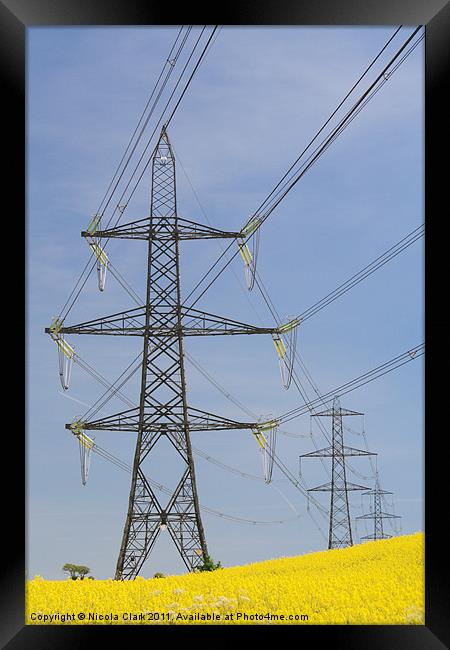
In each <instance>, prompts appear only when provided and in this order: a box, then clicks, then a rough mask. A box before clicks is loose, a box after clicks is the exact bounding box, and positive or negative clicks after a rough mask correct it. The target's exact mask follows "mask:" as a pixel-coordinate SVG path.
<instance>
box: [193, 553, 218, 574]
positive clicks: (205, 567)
mask: <svg viewBox="0 0 450 650" xmlns="http://www.w3.org/2000/svg"><path fill="white" fill-rule="evenodd" d="M217 569H222V565H221V564H220V562H214V560H213V559H212V557H210V556H209V555H205V558H204V560H203V564H202V565H201V566H199V567H197V568H196V571H216V570H217Z"/></svg>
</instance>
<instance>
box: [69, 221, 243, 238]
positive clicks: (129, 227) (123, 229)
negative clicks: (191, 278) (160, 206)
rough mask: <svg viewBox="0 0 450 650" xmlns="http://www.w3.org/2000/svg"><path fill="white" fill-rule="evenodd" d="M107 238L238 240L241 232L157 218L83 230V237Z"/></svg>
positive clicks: (192, 222)
mask: <svg viewBox="0 0 450 650" xmlns="http://www.w3.org/2000/svg"><path fill="white" fill-rule="evenodd" d="M93 235H94V236H95V237H97V238H99V239H100V238H105V239H142V240H146V241H148V240H149V239H152V240H160V241H166V240H170V239H182V240H189V239H236V238H237V237H239V236H240V233H239V232H230V231H226V230H220V229H218V228H213V227H212V226H205V225H203V224H201V223H197V222H195V221H190V220H189V219H183V218H181V217H177V219H176V222H175V220H174V219H173V218H172V219H170V218H165V219H164V221H163V222H160V221H159V220H158V219H157V218H153V219H152V218H151V217H145V218H144V219H138V220H137V221H131V222H129V223H125V224H122V225H121V226H117V227H115V228H109V229H105V230H95V231H94V232H92V229H91V230H89V229H88V230H87V231H86V230H83V231H82V233H81V236H82V237H92V236H93Z"/></svg>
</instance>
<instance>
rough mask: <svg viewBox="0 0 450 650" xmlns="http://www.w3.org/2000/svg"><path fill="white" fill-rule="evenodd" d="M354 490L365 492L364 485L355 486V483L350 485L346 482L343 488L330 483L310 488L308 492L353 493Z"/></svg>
mask: <svg viewBox="0 0 450 650" xmlns="http://www.w3.org/2000/svg"><path fill="white" fill-rule="evenodd" d="M355 490H367V488H366V487H365V486H364V485H357V484H356V483H350V482H349V481H346V485H345V488H344V487H342V488H339V487H336V485H334V486H333V485H332V483H331V482H328V483H324V484H323V485H318V486H317V487H314V488H310V489H309V490H308V492H332V491H334V492H345V491H355Z"/></svg>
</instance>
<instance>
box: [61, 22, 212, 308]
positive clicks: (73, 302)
mask: <svg viewBox="0 0 450 650" xmlns="http://www.w3.org/2000/svg"><path fill="white" fill-rule="evenodd" d="M204 29H205V28H203V29H202V31H201V33H200V36H199V37H198V39H197V41H196V43H195V45H194V48H193V50H192V52H191V54H190V56H189V58H188V60H187V62H186V64H185V66H184V68H183V71H182V72H181V75H180V77H179V79H178V81H177V83H176V85H175V88H174V89H173V91H172V94H171V95H170V97H169V99H168V101H167V103H166V106H165V108H164V110H163V112H162V114H161V117H160V118H159V120H158V122H157V124H156V126H155V128H154V130H153V133H152V135H151V136H150V138H149V140H148V142H147V145H146V147H145V148H144V150H143V152H142V154H141V157H140V158H139V161H138V163H137V165H136V166H135V169H134V171H133V173H132V175H131V177H130V179H129V181H128V183H127V185H126V186H125V189H124V191H123V193H122V195H121V197H120V198H119V201H118V204H117V206H116V208H115V209H114V211H113V213H112V214H111V217H110V218H109V220H108V222H107V225H106V227H108V226H109V225H110V223H111V221H112V219H113V217H114V214H115V213H116V211H117V209H118V207H119V205H120V203H121V201H122V200H123V198H124V196H125V193H126V191H127V189H128V187H129V185H130V184H131V181H132V179H133V178H134V175H135V174H136V172H137V169H138V168H139V165H140V164H141V162H142V159H143V157H144V155H145V153H146V151H147V149H148V147H149V145H150V142H151V139H152V138H153V136H154V134H155V133H156V131H157V128H158V126H159V124H160V123H161V120H162V118H163V116H164V114H165V112H166V110H167V108H168V106H169V104H170V102H171V100H172V97H173V95H174V93H175V91H176V89H177V87H178V84H179V83H180V81H181V79H182V77H183V75H184V72H185V70H186V68H187V66H188V64H189V62H190V60H191V58H192V56H193V54H194V52H195V50H196V48H197V46H198V44H199V42H200V39H201V37H202V35H203V32H204ZM216 30H217V25H216V26H215V27H214V29H213V31H212V33H211V34H210V36H209V38H208V41H207V43H206V45H205V47H204V48H203V51H202V53H201V54H200V57H199V59H198V60H197V63H196V64H195V66H194V68H193V70H192V72H191V74H190V76H189V79H188V80H187V82H186V84H185V86H184V89H183V90H182V92H181V94H180V97H179V98H178V100H177V102H176V104H175V107H174V108H173V110H172V112H171V114H170V116H169V118H168V119H167V121H166V123H165V125H166V127H167V126H168V125H169V124H170V122H171V121H172V119H173V117H174V115H175V112H176V110H177V109H178V106H179V105H180V102H181V100H182V98H183V97H184V95H185V93H186V91H187V89H188V87H189V85H190V83H191V81H192V79H193V77H194V75H195V73H196V71H197V69H198V67H199V65H200V63H201V62H202V59H203V57H204V55H205V52H206V50H207V49H208V46H209V44H210V42H211V39H212V37H213V36H214V33H215V32H216ZM157 146H158V145H155V147H154V149H153V151H152V153H151V154H150V156H149V158H148V161H147V163H146V164H145V166H144V168H143V170H142V172H141V174H140V175H139V178H138V179H137V181H136V183H135V185H134V187H133V189H132V191H131V193H130V195H129V196H128V198H127V200H126V203H125V205H128V203H129V201H130V200H131V198H132V196H133V194H134V192H135V191H136V188H137V186H138V185H139V183H140V181H141V179H142V176H143V175H144V173H145V171H146V169H147V167H148V165H149V164H150V161H151V159H152V156H153V155H154V153H155V151H156V149H157ZM122 213H123V212H122ZM122 213H121V214H120V215H119V217H118V219H117V220H116V223H115V224H114V227H115V226H117V224H118V222H119V221H120V218H121V216H122ZM108 241H109V238H108V239H107V240H106V242H105V243H104V245H103V249H105V248H106V245H107V244H108ZM93 255H94V252H92V253H91V255H90V257H89V260H88V262H87V264H86V266H85V267H84V269H83V271H82V273H81V275H80V277H79V279H78V281H77V283H76V285H75V287H74V289H73V290H72V293H71V294H70V296H69V298H68V300H67V301H66V303H65V305H64V307H63V308H62V310H61V312H60V314H59V318H60V319H62V320H64V319H65V318H66V317H67V315H68V314H69V312H70V310H71V309H72V307H73V305H74V304H75V302H76V300H77V298H78V296H79V295H80V293H81V291H82V290H83V288H84V286H85V284H86V282H87V280H88V278H89V276H90V274H91V273H92V271H93V269H94V268H95V265H96V261H94V263H93V264H92V265H91V268H90V270H89V272H88V274H87V276H86V278H85V279H84V281H83V282H82V279H83V275H84V273H85V272H86V270H87V268H88V267H89V264H90V261H91V259H92V257H93ZM80 282H82V284H81V286H80V287H79V289H78V291H77V293H76V294H75V297H74V299H73V300H72V302H71V303H70V305H69V307H67V305H68V303H69V301H70V299H71V297H72V296H73V294H74V292H75V291H76V288H77V286H78V285H79V284H80ZM66 307H67V309H66ZM63 314H64V316H63Z"/></svg>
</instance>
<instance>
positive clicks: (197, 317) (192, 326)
mask: <svg viewBox="0 0 450 650" xmlns="http://www.w3.org/2000/svg"><path fill="white" fill-rule="evenodd" d="M181 315H182V318H183V335H184V336H201V335H203V334H205V335H223V334H230V335H233V334H272V333H273V332H276V331H277V328H275V327H256V326H255V325H248V324H247V323H242V322H240V321H237V320H232V319H231V318H224V317H223V316H217V315H216V314H210V313H208V312H206V311H200V310H199V309H194V308H192V307H181Z"/></svg>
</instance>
